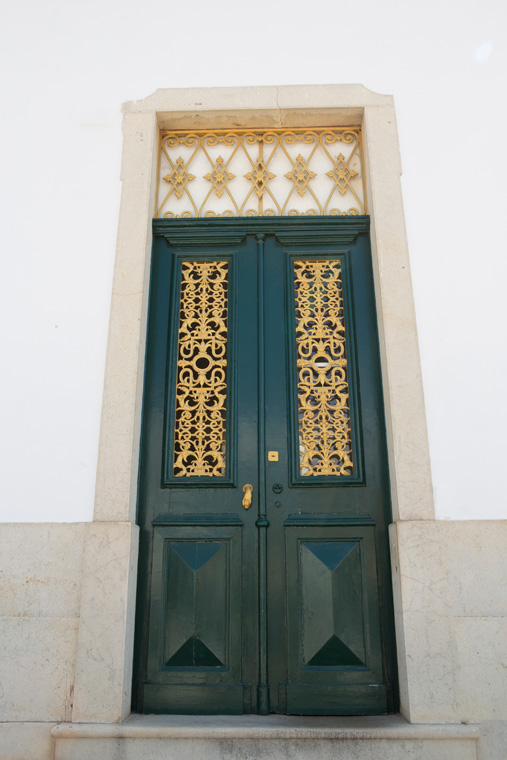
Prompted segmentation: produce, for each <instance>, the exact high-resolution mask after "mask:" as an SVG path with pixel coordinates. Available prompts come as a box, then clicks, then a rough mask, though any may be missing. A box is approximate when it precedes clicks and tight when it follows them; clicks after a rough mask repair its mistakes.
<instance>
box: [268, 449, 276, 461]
mask: <svg viewBox="0 0 507 760" xmlns="http://www.w3.org/2000/svg"><path fill="white" fill-rule="evenodd" d="M268 462H278V451H268Z"/></svg>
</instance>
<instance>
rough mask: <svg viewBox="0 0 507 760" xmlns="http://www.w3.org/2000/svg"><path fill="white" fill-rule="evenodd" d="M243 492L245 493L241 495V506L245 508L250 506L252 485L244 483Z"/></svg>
mask: <svg viewBox="0 0 507 760" xmlns="http://www.w3.org/2000/svg"><path fill="white" fill-rule="evenodd" d="M243 493H244V494H245V495H244V496H243V502H242V503H243V506H244V508H245V509H250V507H251V506H252V493H253V486H252V485H251V484H250V483H245V485H244V486H243Z"/></svg>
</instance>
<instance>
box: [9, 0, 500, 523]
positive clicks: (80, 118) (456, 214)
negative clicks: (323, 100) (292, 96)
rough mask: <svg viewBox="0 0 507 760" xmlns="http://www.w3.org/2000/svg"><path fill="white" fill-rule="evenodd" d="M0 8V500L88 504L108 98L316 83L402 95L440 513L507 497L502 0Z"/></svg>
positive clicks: (56, 517)
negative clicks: (174, 90) (172, 89)
mask: <svg viewBox="0 0 507 760" xmlns="http://www.w3.org/2000/svg"><path fill="white" fill-rule="evenodd" d="M0 15H1V18H0V65H1V71H2V72H3V74H4V76H3V86H2V109H1V110H2V125H1V133H0V137H1V140H0V152H1V154H2V155H1V167H2V168H1V174H0V177H1V187H2V200H1V203H0V209H1V215H2V217H3V221H2V224H1V226H0V250H1V263H2V273H1V276H0V289H1V292H0V308H1V309H2V314H1V325H2V328H3V329H2V332H3V335H2V352H1V358H2V364H3V366H2V369H1V375H0V376H1V378H2V380H1V382H2V397H3V404H2V407H3V409H2V422H1V430H2V435H1V441H2V443H1V445H2V449H1V451H0V461H1V462H2V477H1V478H0V519H2V520H6V521H16V522H21V521H65V522H73V521H82V520H85V521H86V520H89V519H91V517H92V512H93V492H94V484H95V469H96V458H97V444H98V430H99V421H100V406H101V393H102V382H103V373H104V357H105V347H106V338H107V326H108V316H109V299H110V292H111V283H112V271H113V258H114V251H115V236H116V225H117V220H118V202H119V194H120V182H119V170H120V155H121V118H120V104H121V103H122V102H123V101H126V100H135V99H137V98H142V97H145V96H146V95H147V94H149V93H150V92H152V91H153V90H155V89H156V88H158V87H191V86H228V85H231V86H232V85H234V86H243V85H265V84H278V83H279V84H308V85H311V84H312V83H316V82H318V83H333V82H340V83H347V82H361V83H362V84H364V85H365V86H367V87H369V88H371V89H372V90H376V91H378V92H390V93H393V94H394V96H395V102H396V107H397V117H398V127H399V134H400V143H401V152H402V160H403V171H404V173H403V187H404V199H405V213H406V220H407V228H408V240H409V247H410V256H411V263H412V275H413V283H414V292H415V300H416V309H417V317H418V324H419V339H420V347H421V355H422V368H423V376H424V385H425V394H426V407H427V417H428V427H429V437H430V451H431V457H432V467H433V480H434V486H435V497H436V512H437V517H439V518H442V519H475V518H476V519H479V518H480V519H494V518H500V517H503V518H505V517H507V505H506V497H505V489H504V486H503V480H504V477H503V471H504V450H505V444H504V428H505V426H506V423H507V403H506V401H505V391H504V388H503V386H504V377H505V375H506V372H507V355H506V352H505V345H506V340H505V338H506V335H505V323H506V319H505V314H504V312H505V307H504V301H505V297H504V293H503V291H504V281H505V277H506V274H507V271H506V270H507V263H506V262H507V257H506V256H505V253H506V251H505V249H506V243H505V235H504V230H503V224H502V217H503V216H504V215H505V208H506V205H507V194H506V191H505V181H504V177H505V170H506V168H507V147H506V142H505V140H504V136H503V135H504V131H505V129H504V127H505V123H506V116H507V105H506V99H505V86H506V83H505V71H506V70H507V52H506V51H507V44H506V43H507V40H506V36H507V33H506V30H507V23H506V22H507V6H506V5H505V3H504V2H503V0H482V2H478V0H465V1H464V0H447V2H445V3H442V2H436V0H429V1H427V2H422V1H421V0H417V1H416V2H412V3H407V2H402V0H398V1H395V0H384V1H383V2H378V1H375V0H362V2H357V3H355V4H354V5H351V4H350V3H339V2H336V0H333V2H324V1H323V0H318V2H316V3H313V4H312V5H311V6H309V5H308V3H305V2H302V0H294V2H293V3H291V5H290V9H289V7H288V6H287V4H286V3H279V4H276V3H273V2H266V1H265V0H261V1H260V2H257V3H255V8H254V7H253V6H252V5H250V6H249V5H248V4H238V3H236V2H232V1H231V2H227V1H226V0H218V1H217V2H215V3H209V2H204V0H196V2H194V3H192V4H191V5H189V4H183V3H182V4H179V5H177V4H176V3H168V2H160V1H159V0H148V1H147V2H143V3H140V2H138V1H137V0H135V1H134V2H128V1H127V0H122V1H120V0H102V2H95V1H94V0H88V1H87V2H85V0H73V2H63V1H61V2H48V1H46V0H39V1H38V2H29V1H28V0H18V1H17V2H9V1H8V0H2V2H1V3H0Z"/></svg>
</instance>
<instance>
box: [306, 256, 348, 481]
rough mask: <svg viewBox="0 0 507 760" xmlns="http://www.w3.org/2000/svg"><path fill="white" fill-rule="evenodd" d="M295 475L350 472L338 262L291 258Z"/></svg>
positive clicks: (344, 349) (341, 300) (341, 297)
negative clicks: (297, 463)
mask: <svg viewBox="0 0 507 760" xmlns="http://www.w3.org/2000/svg"><path fill="white" fill-rule="evenodd" d="M294 286H295V301H296V303H295V308H296V347H297V394H298V420H299V454H300V474H301V475H302V476H305V477H306V476H311V475H335V476H344V475H352V471H353V462H352V439H351V432H350V401H349V385H348V375H347V356H346V341H345V322H344V309H343V296H342V275H341V266H340V262H339V261H338V260H331V259H328V260H324V261H317V260H308V261H295V262H294Z"/></svg>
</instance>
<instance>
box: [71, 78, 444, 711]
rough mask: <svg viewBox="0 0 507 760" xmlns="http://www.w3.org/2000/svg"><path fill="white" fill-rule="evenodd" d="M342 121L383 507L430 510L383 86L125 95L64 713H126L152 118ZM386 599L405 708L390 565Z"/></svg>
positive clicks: (404, 513)
mask: <svg viewBox="0 0 507 760" xmlns="http://www.w3.org/2000/svg"><path fill="white" fill-rule="evenodd" d="M351 124H356V125H357V124H361V126H362V133H363V171H365V172H366V177H367V184H366V188H367V198H368V208H369V214H370V217H371V245H372V255H373V267H374V279H375V291H376V300H377V318H378V327H379V340H380V353H381V364H382V377H383V392H384V404H385V412H386V430H387V445H388V455H389V472H390V480H391V499H392V509H393V520H394V521H412V520H434V507H433V491H432V482H431V470H430V460H429V451H428V439H427V430H426V419H425V412H424V398H423V389H422V378H421V370H420V360H419V349H418V343H417V330H416V323H415V312H414V303H413V294H412V284H411V279H410V265H409V258H408V248H407V241H406V233H405V220H404V214H403V204H402V196H401V183H400V175H401V162H400V155H399V148H398V137H397V129H396V116H395V111H394V105H393V98H392V96H390V95H379V94H376V93H374V92H371V91H370V90H367V89H366V88H364V87H362V86H361V85H322V86H285V87H259V88H257V87H245V88H220V89H189V90H176V89H164V90H158V91H156V92H155V93H154V94H153V95H151V96H150V97H148V98H146V99H145V100H141V101H137V102H130V103H126V104H125V105H124V107H123V136H124V147H123V157H122V168H121V180H122V184H123V187H122V196H121V206H120V218H119V227H118V241H117V249H116V261H115V270H114V281H113V294H112V304H111V316H110V324H109V342H108V350H107V360H106V372H105V383H104V397H103V406H102V418H101V432H100V445H99V457H98V469H97V484H96V495H95V510H94V519H93V522H91V523H89V524H88V525H87V539H86V545H85V558H84V571H83V572H84V575H83V586H82V597H81V612H80V624H79V634H78V648H77V659H76V674H75V687H74V701H73V712H72V720H73V722H99V723H115V722H119V721H121V720H123V719H124V718H125V717H127V716H128V715H129V713H130V700H131V688H132V652H133V640H134V612H135V596H136V579H137V546H138V528H137V525H136V524H135V521H136V508H137V479H138V464H139V440H140V429H141V407H142V395H143V377H144V357H145V335H146V317H147V308H148V287H149V277H150V271H149V269H150V258H151V244H152V238H151V234H152V233H151V220H152V216H153V209H154V205H155V191H156V172H157V161H158V133H159V130H160V129H161V128H163V129H194V128H195V129H196V128H199V129H208V128H209V129H214V128H215V129H216V128H220V127H227V126H234V127H235V128H240V127H258V128H263V127H266V128H272V127H288V128H290V127H296V126H297V127H319V126H331V125H336V126H345V125H351ZM393 568H394V569H395V568H396V557H394V562H393ZM394 603H395V612H396V625H397V639H398V665H399V678H400V699H401V710H402V712H403V713H404V714H405V715H406V716H407V717H410V716H409V710H408V705H409V694H408V680H407V676H406V672H407V667H406V659H407V652H406V651H405V646H404V642H403V612H402V605H401V600H400V593H399V584H398V583H397V582H396V578H395V582H394Z"/></svg>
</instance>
